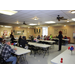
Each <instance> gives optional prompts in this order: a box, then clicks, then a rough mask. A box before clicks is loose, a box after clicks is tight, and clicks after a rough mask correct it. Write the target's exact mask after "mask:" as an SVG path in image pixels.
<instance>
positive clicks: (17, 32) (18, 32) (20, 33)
mask: <svg viewBox="0 0 75 75" xmlns="http://www.w3.org/2000/svg"><path fill="white" fill-rule="evenodd" d="M14 35H23V30H22V31H21V30H16V31H14Z"/></svg>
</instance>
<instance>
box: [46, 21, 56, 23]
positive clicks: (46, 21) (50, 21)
mask: <svg viewBox="0 0 75 75" xmlns="http://www.w3.org/2000/svg"><path fill="white" fill-rule="evenodd" d="M45 23H55V22H54V21H46V22H45Z"/></svg>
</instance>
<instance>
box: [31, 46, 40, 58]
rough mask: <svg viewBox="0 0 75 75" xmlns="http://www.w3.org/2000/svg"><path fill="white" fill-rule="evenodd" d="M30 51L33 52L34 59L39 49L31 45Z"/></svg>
mask: <svg viewBox="0 0 75 75" xmlns="http://www.w3.org/2000/svg"><path fill="white" fill-rule="evenodd" d="M31 50H32V51H33V52H34V57H35V54H36V53H37V52H38V50H39V48H38V47H35V46H33V45H31ZM32 51H31V52H32Z"/></svg>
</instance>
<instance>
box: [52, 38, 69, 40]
mask: <svg viewBox="0 0 75 75" xmlns="http://www.w3.org/2000/svg"><path fill="white" fill-rule="evenodd" d="M52 39H53V40H59V39H58V38H52ZM62 40H64V41H69V39H62Z"/></svg>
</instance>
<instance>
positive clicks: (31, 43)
mask: <svg viewBox="0 0 75 75" xmlns="http://www.w3.org/2000/svg"><path fill="white" fill-rule="evenodd" d="M28 44H29V45H34V46H37V47H42V48H47V47H50V46H51V45H47V44H40V43H35V42H28Z"/></svg>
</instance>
